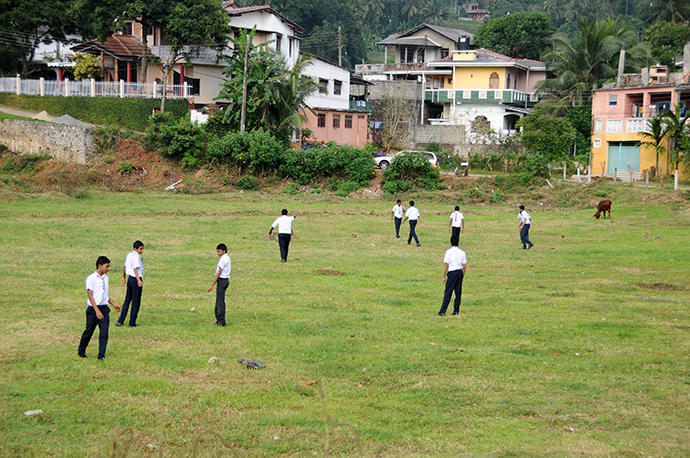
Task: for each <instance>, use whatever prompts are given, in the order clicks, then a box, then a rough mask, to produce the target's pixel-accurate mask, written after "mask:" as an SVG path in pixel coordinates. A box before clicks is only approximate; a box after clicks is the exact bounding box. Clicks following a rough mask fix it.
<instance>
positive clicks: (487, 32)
mask: <svg viewBox="0 0 690 458" xmlns="http://www.w3.org/2000/svg"><path fill="white" fill-rule="evenodd" d="M555 31H556V29H555V28H554V26H553V25H552V24H551V21H550V20H549V17H548V16H547V15H546V14H544V13H528V12H519V13H515V14H510V15H508V16H503V17H499V18H496V19H490V20H489V21H488V22H486V23H484V24H482V26H481V27H480V28H479V31H478V32H477V35H476V36H475V44H477V46H481V47H483V48H487V49H490V50H492V51H495V52H498V53H501V54H505V55H506V56H510V57H515V58H521V59H535V60H538V59H540V58H541V54H542V52H543V51H544V50H545V49H548V48H549V45H550V43H551V42H550V38H551V36H552V35H553V33H554V32H555Z"/></svg>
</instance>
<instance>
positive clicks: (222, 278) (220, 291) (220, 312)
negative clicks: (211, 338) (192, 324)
mask: <svg viewBox="0 0 690 458" xmlns="http://www.w3.org/2000/svg"><path fill="white" fill-rule="evenodd" d="M216 254H217V255H218V257H219V258H220V259H218V265H217V266H216V275H215V276H214V277H213V283H211V286H209V288H208V290H207V291H208V292H210V291H211V290H212V289H213V286H214V285H216V308H215V314H216V326H225V291H226V290H227V289H228V285H229V284H230V269H231V268H232V263H231V261H230V256H229V255H228V247H227V246H226V245H225V244H224V243H219V244H218V246H217V247H216Z"/></svg>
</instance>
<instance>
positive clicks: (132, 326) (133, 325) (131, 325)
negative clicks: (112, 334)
mask: <svg viewBox="0 0 690 458" xmlns="http://www.w3.org/2000/svg"><path fill="white" fill-rule="evenodd" d="M137 326H138V325H136V324H130V325H129V327H130V328H136V327H137Z"/></svg>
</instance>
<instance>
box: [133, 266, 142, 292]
mask: <svg viewBox="0 0 690 458" xmlns="http://www.w3.org/2000/svg"><path fill="white" fill-rule="evenodd" d="M134 276H135V277H137V285H138V286H139V288H141V287H142V286H144V282H143V281H141V277H140V276H139V268H138V267H135V268H134Z"/></svg>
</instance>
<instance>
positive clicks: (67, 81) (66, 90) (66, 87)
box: [65, 78, 69, 97]
mask: <svg viewBox="0 0 690 458" xmlns="http://www.w3.org/2000/svg"><path fill="white" fill-rule="evenodd" d="M65 97H69V78H65Z"/></svg>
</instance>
